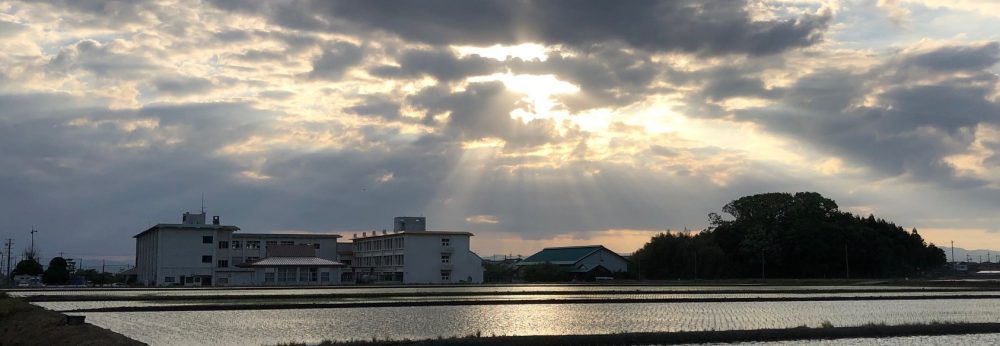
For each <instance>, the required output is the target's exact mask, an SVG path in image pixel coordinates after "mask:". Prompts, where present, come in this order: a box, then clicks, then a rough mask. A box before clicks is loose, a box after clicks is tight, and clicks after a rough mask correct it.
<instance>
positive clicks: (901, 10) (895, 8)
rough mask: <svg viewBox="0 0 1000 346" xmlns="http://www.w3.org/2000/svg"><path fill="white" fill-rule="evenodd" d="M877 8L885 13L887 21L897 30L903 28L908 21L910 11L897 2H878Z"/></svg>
mask: <svg viewBox="0 0 1000 346" xmlns="http://www.w3.org/2000/svg"><path fill="white" fill-rule="evenodd" d="M876 6H878V8H880V9H882V10H883V11H885V14H886V15H887V16H888V17H889V21H891V22H892V24H893V25H895V26H896V27H899V28H905V27H907V25H908V24H909V21H910V10H909V9H908V8H906V7H904V6H902V5H901V4H900V3H899V0H878V3H877V5H876Z"/></svg>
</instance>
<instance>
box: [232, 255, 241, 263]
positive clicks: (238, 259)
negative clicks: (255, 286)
mask: <svg viewBox="0 0 1000 346" xmlns="http://www.w3.org/2000/svg"><path fill="white" fill-rule="evenodd" d="M240 263H243V257H240V256H233V265H237V264H240Z"/></svg>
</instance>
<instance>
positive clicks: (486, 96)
mask: <svg viewBox="0 0 1000 346" xmlns="http://www.w3.org/2000/svg"><path fill="white" fill-rule="evenodd" d="M521 97H522V95H519V94H517V93H513V92H510V91H508V90H507V89H506V88H505V87H504V85H503V83H501V82H484V83H471V84H469V85H468V86H467V87H466V89H465V90H464V91H459V92H454V93H452V92H449V91H448V90H447V89H446V88H443V87H441V86H435V87H429V88H426V89H424V90H421V91H420V92H419V93H417V94H416V95H414V96H412V97H410V98H409V99H408V101H409V102H410V103H411V104H412V105H414V106H415V107H417V108H420V109H423V110H425V111H426V112H427V115H428V116H433V115H434V114H441V113H444V114H447V115H448V121H447V130H448V131H450V132H451V133H454V134H456V135H457V137H459V138H461V139H464V140H477V139H486V138H497V139H502V140H504V141H505V142H506V143H507V145H509V146H511V147H521V146H536V145H540V144H544V143H547V142H550V141H553V140H555V139H556V137H557V136H558V135H557V134H556V133H555V132H554V130H555V128H554V124H553V123H552V122H551V121H550V120H543V119H535V120H532V121H530V122H527V123H524V122H522V121H520V120H517V119H513V118H511V115H510V113H511V111H513V110H514V109H516V108H517V107H518V103H519V101H520V99H521Z"/></svg>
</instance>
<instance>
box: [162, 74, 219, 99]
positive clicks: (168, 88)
mask: <svg viewBox="0 0 1000 346" xmlns="http://www.w3.org/2000/svg"><path fill="white" fill-rule="evenodd" d="M213 86H214V85H213V84H212V81H210V80H208V79H205V78H198V77H181V76H171V77H157V78H156V79H153V87H155V88H156V91H159V92H161V93H165V94H170V95H178V96H183V95H191V94H197V93H203V92H206V91H210V90H212V88H213Z"/></svg>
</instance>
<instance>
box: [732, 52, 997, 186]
mask: <svg viewBox="0 0 1000 346" xmlns="http://www.w3.org/2000/svg"><path fill="white" fill-rule="evenodd" d="M983 47H986V48H983ZM990 47H994V48H990ZM942 56H949V57H950V58H949V59H947V60H949V61H951V62H952V63H951V64H948V63H946V62H945V61H944V60H942V59H941V57H942ZM988 59H992V63H986V62H982V61H983V60H988ZM898 61H904V62H912V63H903V64H898V63H897V62H898ZM997 61H998V57H997V54H996V48H995V45H993V44H989V45H986V46H975V47H943V48H939V49H935V50H932V51H929V52H920V53H913V54H912V55H906V56H902V57H899V59H894V60H892V62H890V63H888V64H886V65H883V66H879V67H876V68H874V69H872V70H871V71H867V72H864V73H854V72H850V71H839V70H826V71H821V72H817V73H814V74H810V75H807V76H805V77H803V78H801V79H799V80H798V81H797V82H796V83H795V84H794V85H792V86H791V87H789V88H788V92H787V94H786V95H785V96H784V98H783V99H782V100H781V101H783V102H782V103H781V104H778V105H774V106H769V107H764V108H755V109H749V110H744V111H738V112H737V113H736V114H737V119H740V120H748V121H752V122H755V123H759V124H762V125H764V126H765V127H766V128H767V129H768V130H770V131H772V132H775V133H779V134H783V135H786V136H791V137H794V138H797V139H800V140H801V141H803V142H805V143H810V144H811V145H812V146H813V147H814V148H815V149H818V150H820V151H824V152H827V153H830V154H833V155H838V156H842V157H845V158H847V159H848V160H850V161H851V162H854V163H861V164H863V165H864V166H865V167H869V168H872V169H873V170H874V171H876V172H878V173H879V174H880V175H883V176H901V175H909V176H910V177H912V178H913V179H915V180H917V181H925V182H937V183H940V184H942V185H945V186H952V187H970V186H981V185H982V184H984V182H982V181H979V180H977V179H975V178H965V177H958V176H957V175H956V170H955V168H954V167H952V166H951V165H950V164H948V163H947V162H945V160H944V159H945V157H947V156H950V155H954V154H959V153H963V152H966V151H968V150H969V148H970V146H971V144H972V143H973V142H974V141H975V129H976V126H977V125H979V124H1000V105H998V104H997V103H996V102H994V101H992V99H991V97H992V96H991V95H992V94H993V92H994V90H995V88H996V87H997V82H998V77H997V76H996V75H994V74H992V73H990V72H989V71H984V70H975V69H976V68H979V69H985V68H989V67H990V66H992V65H994V64H996V63H997ZM914 65H917V66H921V68H922V69H924V71H918V73H915V72H914V71H912V70H910V67H912V66H914ZM959 69H963V70H969V69H972V70H969V71H968V73H967V74H960V75H956V74H953V73H950V72H951V71H955V70H959ZM927 80H932V81H933V82H927ZM865 98H873V99H874V100H875V101H876V103H875V104H873V105H868V104H866V103H865Z"/></svg>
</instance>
